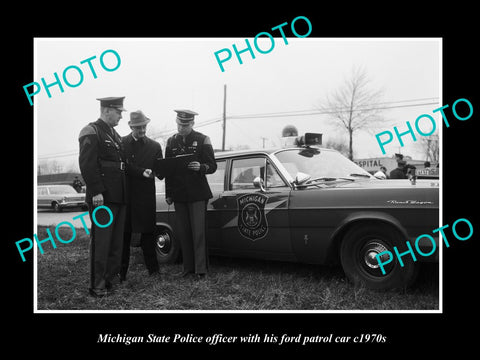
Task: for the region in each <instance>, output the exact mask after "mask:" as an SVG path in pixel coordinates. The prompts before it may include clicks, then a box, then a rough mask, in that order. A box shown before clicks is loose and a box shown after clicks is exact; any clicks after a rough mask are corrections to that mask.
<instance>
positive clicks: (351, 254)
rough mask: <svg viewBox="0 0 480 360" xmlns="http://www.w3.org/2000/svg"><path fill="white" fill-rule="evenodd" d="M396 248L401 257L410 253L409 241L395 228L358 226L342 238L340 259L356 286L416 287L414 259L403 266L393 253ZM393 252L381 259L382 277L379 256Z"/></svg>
mask: <svg viewBox="0 0 480 360" xmlns="http://www.w3.org/2000/svg"><path fill="white" fill-rule="evenodd" d="M394 246H396V247H397V250H398V252H399V253H400V254H402V253H404V252H405V251H406V250H407V246H406V239H403V238H402V236H401V234H400V233H399V231H398V230H396V229H395V228H393V227H391V226H388V225H386V224H358V225H356V226H354V227H353V228H351V229H350V230H349V231H348V232H347V233H346V234H345V237H344V238H343V241H342V244H341V247H340V259H341V263H342V267H343V270H344V271H345V274H346V275H347V277H348V278H349V279H350V280H351V281H352V282H353V283H355V284H357V285H364V286H365V287H367V288H369V289H392V288H405V287H408V286H409V285H411V284H412V283H413V281H414V280H415V276H416V273H417V266H416V264H415V262H414V261H413V259H412V257H411V255H409V254H405V255H404V256H402V261H403V263H404V265H403V266H401V264H400V262H399V261H398V258H397V256H396V254H395V252H394V250H393V247H394ZM385 251H390V253H391V254H392V255H391V256H392V257H393V259H392V261H391V262H389V263H388V264H387V262H388V260H389V259H390V257H391V256H390V255H389V254H388V253H385V254H383V255H381V260H382V263H383V264H384V271H385V274H383V272H382V270H381V267H380V265H379V263H378V260H377V255H378V254H381V253H383V252H385Z"/></svg>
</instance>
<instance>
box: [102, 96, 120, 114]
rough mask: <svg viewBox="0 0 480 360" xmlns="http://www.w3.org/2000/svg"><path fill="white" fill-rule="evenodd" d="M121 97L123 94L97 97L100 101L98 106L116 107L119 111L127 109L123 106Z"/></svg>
mask: <svg viewBox="0 0 480 360" xmlns="http://www.w3.org/2000/svg"><path fill="white" fill-rule="evenodd" d="M123 99H125V96H122V97H113V96H112V97H105V98H98V99H97V100H99V101H100V106H102V107H108V108H114V109H118V110H120V111H127V109H124V108H123Z"/></svg>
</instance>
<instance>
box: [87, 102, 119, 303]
mask: <svg viewBox="0 0 480 360" xmlns="http://www.w3.org/2000/svg"><path fill="white" fill-rule="evenodd" d="M124 98H125V97H107V98H100V99H97V100H99V101H100V118H99V119H98V120H97V121H95V122H91V123H89V124H88V125H87V126H85V127H84V128H83V129H82V130H81V131H80V134H79V136H78V141H79V146H80V153H79V158H78V162H79V166H80V172H81V174H82V177H83V180H84V181H85V185H86V194H85V197H86V202H87V204H88V209H89V214H90V220H92V217H93V215H94V214H93V211H96V214H95V219H96V221H92V229H91V241H90V288H89V291H90V295H92V296H95V297H102V296H105V295H107V290H110V289H111V287H112V286H113V285H114V283H115V282H117V281H118V280H119V276H118V275H119V272H120V263H121V257H122V242H123V227H124V221H125V210H126V201H127V194H126V177H125V154H124V151H123V146H122V139H121V137H120V135H119V134H118V133H117V132H116V131H115V129H114V127H115V126H117V125H118V122H119V121H120V119H121V118H122V112H123V111H126V110H125V109H124V108H123V100H124ZM102 205H103V206H106V207H107V208H108V209H109V211H110V212H111V213H110V214H109V213H108V211H106V209H104V208H99V210H95V208H97V207H98V206H102ZM110 219H112V222H111V224H110V225H108V226H99V225H105V224H108V223H109V222H110ZM98 224H99V225H98Z"/></svg>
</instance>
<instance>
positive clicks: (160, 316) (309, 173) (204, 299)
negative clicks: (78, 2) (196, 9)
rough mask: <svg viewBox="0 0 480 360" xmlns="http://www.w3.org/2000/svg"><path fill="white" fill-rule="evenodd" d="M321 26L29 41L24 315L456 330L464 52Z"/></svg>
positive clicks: (213, 328) (467, 247)
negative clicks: (453, 328)
mask: <svg viewBox="0 0 480 360" xmlns="http://www.w3.org/2000/svg"><path fill="white" fill-rule="evenodd" d="M320 20H322V19H321V18H319V17H318V16H316V15H315V14H312V13H311V12H305V13H301V12H299V13H296V12H295V13H294V12H288V11H286V12H285V13H284V14H283V17H282V16H279V15H278V14H275V16H274V15H273V14H272V17H271V18H268V17H265V18H264V21H259V19H258V18H256V21H255V22H252V23H251V24H249V23H248V22H241V21H239V22H235V24H236V25H237V26H240V25H243V26H244V27H245V31H244V32H242V31H239V29H235V31H232V30H230V31H227V32H225V33H222V32H221V31H214V32H213V33H205V35H202V31H199V33H195V32H192V33H190V32H189V31H188V28H186V29H187V30H185V29H184V31H183V32H182V35H183V34H186V35H185V36H172V30H171V29H170V32H166V33H162V32H161V31H159V32H155V33H152V34H148V35H147V34H143V33H141V32H140V35H139V36H132V35H130V34H126V33H125V32H124V31H121V32H119V33H118V35H114V34H111V33H109V32H103V33H102V32H99V33H98V34H95V35H94V36H84V35H81V34H75V35H73V34H72V35H71V36H70V35H66V34H61V33H59V32H58V33H56V32H48V33H46V34H42V33H41V31H40V32H39V33H38V34H35V33H33V34H32V36H27V39H26V40H25V39H24V42H23V43H25V44H26V45H25V46H26V47H29V52H27V53H28V54H31V59H25V60H24V61H25V63H27V64H28V62H30V69H29V71H30V70H31V76H26V75H24V76H22V77H21V79H20V78H19V79H18V80H16V87H17V90H19V91H17V93H16V103H15V106H16V107H21V108H22V109H23V113H27V114H28V113H30V114H31V119H24V120H25V121H27V120H28V121H29V122H30V123H31V125H28V126H31V134H32V136H31V138H28V140H26V141H30V140H31V142H29V145H28V146H30V148H31V150H32V153H29V154H27V155H24V156H26V159H28V160H27V161H26V162H25V164H28V166H30V164H31V169H30V168H29V169H27V170H28V171H31V176H30V177H29V178H28V181H27V180H26V181H24V183H25V184H26V185H25V187H27V186H28V187H29V189H28V191H29V193H28V194H26V195H22V196H24V197H25V199H26V201H25V202H24V203H26V202H28V207H27V206H25V207H22V214H25V215H24V219H31V226H29V225H27V224H28V221H25V222H22V221H20V223H21V224H22V225H21V227H19V228H17V229H16V230H15V232H12V234H11V235H9V236H8V237H9V238H8V243H9V252H8V256H9V257H11V258H12V260H13V262H14V263H15V264H16V265H15V267H18V268H19V269H21V270H20V271H19V272H18V278H19V280H18V281H16V280H14V281H13V282H16V284H15V286H18V285H19V284H21V285H20V290H18V291H17V290H16V291H15V293H16V294H18V295H17V297H19V296H24V297H23V298H22V300H21V301H20V302H19V303H18V304H17V305H18V306H20V307H21V308H22V310H21V311H20V313H21V314H24V316H26V317H27V318H28V317H33V319H35V318H38V319H42V323H43V322H47V323H48V321H49V320H48V319H55V324H56V325H55V328H56V329H57V331H58V329H59V327H64V328H65V330H66V331H69V330H67V329H69V328H70V326H71V325H68V324H69V322H71V321H73V322H77V321H78V322H79V323H78V324H79V325H80V324H81V325H82V328H84V329H85V332H83V333H82V332H80V331H79V329H76V330H74V331H73V332H72V335H73V334H74V337H75V338H76V339H74V338H73V337H68V342H69V343H71V344H75V343H76V341H77V340H78V343H79V344H85V346H86V347H93V348H94V349H95V348H98V349H102V350H107V351H108V350H109V349H110V348H111V349H115V350H118V349H125V348H127V349H129V350H130V349H132V351H135V349H140V348H142V349H144V348H147V347H148V348H149V349H152V351H157V350H158V351H162V350H161V349H163V347H165V349H167V348H171V347H172V346H174V347H177V348H180V347H187V348H189V349H195V348H199V349H200V348H201V349H213V350H215V349H219V350H220V351H225V352H229V351H233V349H234V348H237V347H246V348H250V347H251V346H255V345H260V344H261V345H262V347H265V348H267V349H270V350H277V351H282V350H283V349H290V350H294V351H295V350H303V351H318V350H321V349H322V348H326V347H332V346H335V348H340V349H341V348H342V347H348V348H360V347H363V348H366V347H367V346H378V347H379V348H381V347H382V346H384V347H385V346H389V345H394V344H397V345H398V344H402V343H408V342H409V341H411V343H412V344H421V343H422V341H421V339H420V337H421V335H422V334H423V335H424V336H426V338H425V339H426V341H427V342H428V343H430V342H432V341H433V339H435V338H441V339H446V338H447V335H446V334H445V333H444V332H445V331H447V329H449V328H451V326H452V325H450V324H449V323H447V321H450V320H448V319H451V318H452V316H457V315H456V313H457V311H460V312H461V314H462V315H460V317H462V316H465V313H466V311H467V310H468V309H469V304H470V303H471V301H472V300H470V299H468V300H465V303H464V305H465V308H464V309H463V310H461V309H459V308H457V306H458V305H457V304H458V299H459V298H461V299H463V298H469V297H470V296H471V291H473V287H472V288H471V289H468V288H467V287H466V286H464V284H468V283H470V284H471V286H472V285H473V283H474V280H473V273H472V272H471V271H470V267H471V265H472V261H473V260H474V259H473V256H474V254H475V253H474V250H473V246H475V241H476V237H477V233H476V232H475V227H476V224H477V222H476V215H475V212H474V211H472V210H470V209H471V207H469V206H467V205H468V204H470V202H471V201H472V200H473V198H474V197H475V195H476V192H475V190H474V185H473V181H472V180H473V178H474V176H475V173H474V166H475V165H474V161H472V160H473V159H474V158H475V157H474V148H473V146H474V140H470V139H471V137H472V136H474V134H475V130H474V129H473V125H474V123H475V121H476V119H475V118H476V117H477V112H476V111H475V110H476V109H475V108H476V106H477V103H478V102H476V98H475V96H474V94H473V93H472V92H471V84H469V86H468V87H465V90H463V88H462V87H461V86H460V88H458V86H457V85H458V84H462V81H466V82H468V83H470V82H472V81H473V76H472V78H466V77H465V75H464V74H465V73H466V72H467V70H466V69H464V68H462V67H458V66H457V64H458V62H453V61H451V59H452V58H456V56H455V55H458V54H459V52H458V50H459V49H465V47H461V46H460V45H458V43H457V46H455V45H454V44H455V37H454V36H447V35H446V33H442V32H441V31H439V32H435V31H424V32H419V33H418V34H414V35H413V36H412V34H411V33H410V32H406V33H405V35H402V33H401V32H400V33H399V32H395V33H394V34H391V35H390V33H388V32H386V33H382V32H381V31H378V32H375V31H373V32H372V31H368V32H361V31H360V32H358V33H355V32H352V33H349V32H348V31H347V32H339V35H335V31H333V30H332V29H330V30H329V31H328V36H322V34H321V32H319V30H318V29H319V25H320V24H319V23H320V22H321V21H320ZM323 26H325V25H324V24H323ZM323 26H322V28H323ZM345 33H346V34H347V35H346V36H344V34H345ZM231 34H232V35H231ZM243 34H245V35H243ZM464 40H465V39H464ZM452 49H453V50H452ZM452 52H453V55H452ZM464 55H465V54H462V56H464ZM456 60H458V58H457V59H456ZM460 63H462V62H461V61H460ZM468 64H471V60H468ZM452 74H453V75H452ZM455 74H458V76H457V75H455ZM27 75H28V73H27ZM24 79H25V80H24ZM447 85H448V86H447ZM454 87H455V88H454ZM464 175H467V176H466V177H465V176H464ZM470 179H471V180H470ZM12 195H13V194H12ZM30 198H31V201H30V200H28V199H30ZM30 202H31V204H30ZM13 206H15V208H17V207H19V208H20V207H21V204H19V203H17V204H14V205H13ZM29 221H30V220H29ZM27 278H28V279H29V280H27V281H22V280H20V279H27ZM471 310H472V311H474V309H471ZM240 318H241V319H242V321H240V320H239V319H240ZM287 319H288V320H287ZM234 324H236V325H234ZM455 324H456V325H458V322H457V321H455ZM408 327H413V328H414V330H412V332H411V333H410V335H411V337H406V335H405V333H404V331H403V329H406V328H408ZM441 329H443V330H441ZM61 336H62V337H65V338H66V337H67V336H66V335H65V334H64V335H61ZM412 337H414V338H415V339H412ZM454 337H455V339H459V338H461V336H460V335H459V334H456V335H455V336H454ZM471 337H472V335H471V334H469V335H465V338H469V339H471ZM425 350H426V349H425Z"/></svg>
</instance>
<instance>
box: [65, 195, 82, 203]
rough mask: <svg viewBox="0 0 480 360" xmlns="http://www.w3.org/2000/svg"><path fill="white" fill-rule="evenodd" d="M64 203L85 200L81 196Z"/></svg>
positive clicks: (68, 199)
mask: <svg viewBox="0 0 480 360" xmlns="http://www.w3.org/2000/svg"><path fill="white" fill-rule="evenodd" d="M66 201H68V202H74V201H85V198H84V197H82V196H76V197H71V198H67V199H66Z"/></svg>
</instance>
